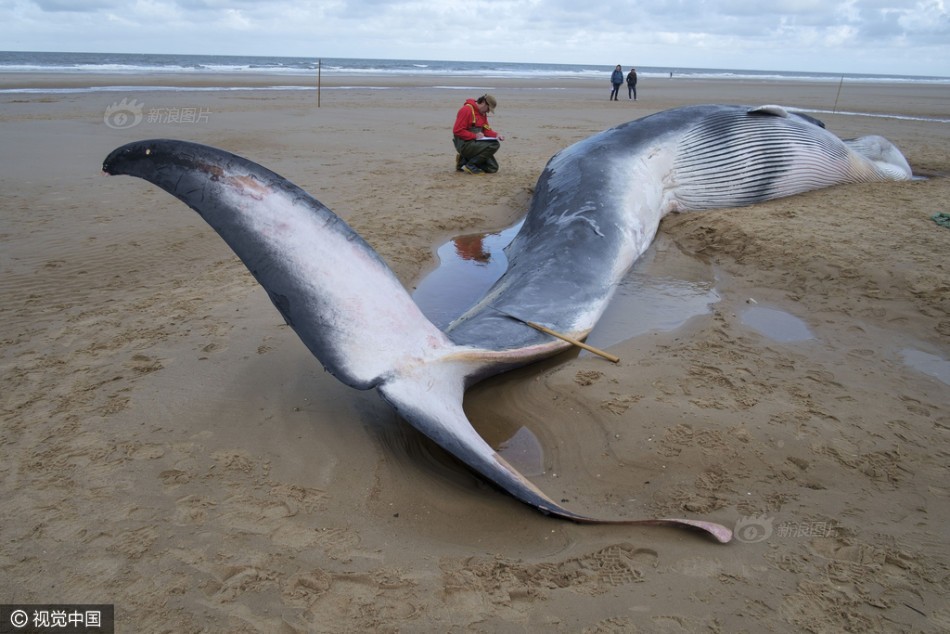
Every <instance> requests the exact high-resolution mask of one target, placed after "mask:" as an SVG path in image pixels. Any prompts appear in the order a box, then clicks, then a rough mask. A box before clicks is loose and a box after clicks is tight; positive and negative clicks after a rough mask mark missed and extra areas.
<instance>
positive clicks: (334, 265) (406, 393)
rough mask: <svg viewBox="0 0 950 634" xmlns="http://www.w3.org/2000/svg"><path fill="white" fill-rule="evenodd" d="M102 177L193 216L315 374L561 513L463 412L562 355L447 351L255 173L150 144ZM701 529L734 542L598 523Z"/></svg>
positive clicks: (404, 305)
mask: <svg viewBox="0 0 950 634" xmlns="http://www.w3.org/2000/svg"><path fill="white" fill-rule="evenodd" d="M103 171H105V172H106V173H108V174H124V175H129V176H136V177H139V178H142V179H144V180H147V181H149V182H151V183H153V184H155V185H157V186H158V187H161V188H162V189H164V190H165V191H167V192H169V193H170V194H172V195H173V196H175V197H177V198H178V199H180V200H181V201H182V202H184V203H185V204H186V205H188V206H189V207H191V208H192V209H194V210H195V211H197V212H198V213H199V214H200V215H201V217H202V218H204V220H205V221H206V222H207V223H208V224H209V225H211V227H212V228H213V229H214V230H215V231H216V232H217V233H218V234H219V235H220V236H221V237H222V238H223V239H224V240H225V242H226V243H227V244H228V245H229V246H230V247H231V249H232V250H234V252H235V253H236V254H237V255H238V257H239V258H240V259H241V260H242V262H244V264H245V265H246V266H247V268H248V270H250V272H251V273H252V274H253V275H254V277H255V278H256V279H257V281H258V282H259V283H260V284H261V286H263V287H264V289H265V290H266V291H267V294H268V296H269V297H270V299H271V301H272V302H273V303H274V305H275V306H276V307H277V309H278V311H280V313H281V314H282V315H283V317H284V319H285V320H286V321H287V323H288V324H289V325H290V326H291V327H292V328H293V329H294V331H295V332H296V333H297V335H298V336H299V337H300V339H301V340H302V341H303V342H304V344H305V345H306V346H307V347H308V348H309V349H310V351H311V352H312V353H313V354H314V356H316V357H317V359H318V360H319V361H320V362H321V363H322V364H323V366H324V368H326V370H327V371H328V372H330V373H331V374H333V375H334V376H336V377H337V378H338V379H339V380H340V381H342V382H343V383H345V384H347V385H349V386H352V387H354V388H358V389H369V388H373V387H376V388H378V389H379V392H380V394H381V395H382V397H383V398H384V399H385V400H386V401H387V402H388V403H390V404H391V405H392V406H393V407H394V408H395V409H396V411H397V412H399V414H400V415H402V416H403V417H404V418H405V419H406V420H407V421H408V422H409V423H410V424H411V425H413V426H414V427H416V428H417V429H418V430H419V431H421V432H422V433H423V434H425V435H426V436H428V437H429V438H431V439H432V440H434V441H435V442H436V443H437V444H439V445H440V446H441V447H442V448H444V449H445V450H447V451H448V452H450V453H451V454H453V455H454V456H455V457H457V458H459V459H460V460H462V461H463V462H465V463H466V464H468V465H469V466H471V467H472V468H473V469H474V470H475V471H477V472H478V473H480V474H481V475H482V476H484V477H486V478H488V479H489V480H491V481H492V482H494V483H495V484H497V485H498V486H500V487H501V488H502V489H504V490H506V491H508V492H509V493H511V494H512V495H513V496H515V497H516V498H518V499H519V500H521V501H523V502H525V503H527V504H530V505H532V506H534V507H536V508H538V509H539V510H541V511H542V512H544V513H548V514H550V515H555V516H558V517H563V518H566V519H571V520H574V521H578V522H602V521H604V520H597V519H594V518H590V517H586V516H583V515H578V514H576V513H573V512H572V511H569V510H567V509H565V508H563V507H561V506H560V505H558V504H557V503H555V502H554V501H553V500H552V499H550V498H549V497H548V496H546V495H545V494H544V493H543V492H542V491H541V490H540V489H538V488H537V487H536V486H535V485H533V484H532V483H531V482H530V481H529V480H527V478H525V477H524V476H523V475H522V474H521V473H519V472H518V471H517V470H516V469H514V468H513V467H512V466H511V465H509V464H508V463H507V462H506V461H505V460H504V459H503V458H502V457H501V456H499V455H498V454H497V453H496V452H495V451H494V450H493V449H492V448H491V447H490V446H489V445H488V443H486V442H485V441H484V440H483V439H482V438H481V437H480V436H479V435H478V433H477V432H476V431H475V429H474V428H473V427H472V425H471V423H470V422H469V420H468V418H467V417H466V415H465V413H464V411H463V409H462V399H463V395H464V392H465V388H466V386H467V384H468V383H469V382H470V381H471V380H473V377H481V376H484V375H486V374H489V373H491V371H492V368H510V367H514V366H515V365H520V364H523V363H525V362H527V361H530V360H533V359H535V358H538V357H539V356H544V355H546V354H549V353H550V350H552V349H556V348H559V347H561V346H562V345H563V344H562V343H561V342H559V341H556V342H549V343H546V344H543V345H535V346H530V347H523V348H518V349H506V350H480V349H478V348H475V347H472V346H462V345H456V344H455V343H453V342H452V341H451V339H449V337H448V336H446V335H445V334H444V333H443V332H442V331H441V330H439V329H438V328H437V327H436V326H434V325H433V324H432V323H431V322H430V321H429V320H428V319H427V318H426V317H425V316H424V315H423V314H422V311H421V310H420V309H419V307H418V306H417V305H416V304H415V302H413V300H412V298H411V297H410V296H409V294H408V293H407V292H406V290H405V288H404V287H403V286H402V284H401V283H400V282H399V280H398V279H397V278H396V276H395V275H394V274H393V272H392V271H391V269H390V268H389V267H388V266H387V265H386V263H385V262H383V260H382V259H381V258H380V257H379V255H378V254H377V253H376V251H375V250H374V249H373V248H372V247H371V246H370V245H369V244H367V243H366V242H365V241H364V240H363V238H361V237H360V236H359V235H358V234H357V233H356V232H355V231H353V230H352V229H351V228H350V227H349V226H348V225H347V224H346V223H345V222H344V221H343V220H341V219H340V218H339V217H338V216H336V215H335V214H334V213H333V212H332V211H330V210H329V209H328V208H327V207H325V206H324V205H323V204H321V203H320V202H319V201H317V200H316V199H314V198H313V197H311V196H310V195H309V194H307V193H306V192H305V191H303V190H302V189H300V188H299V187H297V186H296V185H294V184H293V183H291V182H289V181H287V180H286V179H284V178H283V177H281V176H279V175H278V174H275V173H274V172H271V171H269V170H267V169H265V168H264V167H261V166H260V165H257V164H256V163H253V162H251V161H249V160H247V159H244V158H242V157H239V156H237V155H234V154H231V153H229V152H225V151H223V150H219V149H217V148H212V147H208V146H204V145H199V144H195V143H189V142H185V141H176V140H165V139H158V140H147V141H138V142H135V143H130V144H128V145H125V146H122V147H120V148H118V149H116V150H114V151H113V152H112V153H111V154H110V155H109V156H108V157H107V158H106V160H105V162H104V163H103ZM605 522H608V523H624V524H666V525H674V526H686V527H691V528H698V529H700V530H703V531H706V532H707V533H709V534H711V535H713V536H714V537H715V538H716V539H717V540H719V541H721V542H727V541H729V539H730V538H731V531H729V529H727V528H725V527H723V526H720V525H718V524H712V523H708V522H698V521H693V520H678V519H663V520H637V521H628V520H616V521H614V520H606V521H605Z"/></svg>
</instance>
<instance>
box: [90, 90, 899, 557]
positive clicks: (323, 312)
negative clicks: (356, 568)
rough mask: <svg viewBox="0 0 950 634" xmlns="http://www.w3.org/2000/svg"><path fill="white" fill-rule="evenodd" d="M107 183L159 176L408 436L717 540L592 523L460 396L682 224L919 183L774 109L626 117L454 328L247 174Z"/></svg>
mask: <svg viewBox="0 0 950 634" xmlns="http://www.w3.org/2000/svg"><path fill="white" fill-rule="evenodd" d="M103 170H104V171H105V172H106V173H108V174H125V175H130V176H136V177H139V178H143V179H145V180H147V181H150V182H151V183H154V184H155V185H157V186H158V187H161V188H162V189H164V190H166V191H167V192H169V193H171V194H172V195H174V196H176V197H177V198H179V199H180V200H181V201H182V202H184V203H185V204H187V205H188V206H189V207H191V208H192V209H194V210H195V211H197V212H198V213H199V214H200V215H201V216H202V218H204V220H205V221H207V222H208V224H209V225H211V227H213V228H214V230H215V231H217V233H218V234H219V235H220V236H221V237H222V238H223V239H224V240H225V242H227V244H228V245H229V246H230V247H231V248H232V249H233V250H234V252H235V253H236V254H237V255H238V257H240V259H241V260H242V261H243V262H244V264H245V265H246V266H247V268H248V269H249V270H250V272H251V273H252V274H253V275H254V277H255V278H256V279H257V281H258V282H259V283H260V284H261V285H262V286H263V287H264V289H265V290H266V291H267V294H268V296H269V297H270V299H271V301H272V302H273V303H274V305H275V306H276V307H277V309H278V311H280V313H281V314H282V315H283V317H284V319H285V320H286V322H287V323H288V324H289V325H290V326H291V328H293V330H294V331H295V332H296V333H297V335H298V336H299V337H300V339H301V340H302V341H303V342H304V344H305V345H306V346H307V347H308V348H309V349H310V351H311V352H312V353H313V354H314V355H315V356H316V357H317V359H319V360H320V362H321V363H322V364H323V366H324V368H325V369H326V370H327V371H328V372H330V373H332V374H333V375H334V376H335V377H336V378H338V379H339V380H340V381H342V382H343V383H345V384H347V385H349V386H351V387H354V388H357V389H370V388H376V389H377V390H378V391H379V393H380V395H381V396H382V397H383V399H385V400H386V401H387V402H388V403H389V404H391V405H392V406H393V407H394V408H395V409H396V411H397V412H398V413H399V414H400V415H401V416H402V417H403V418H404V419H405V420H407V421H408V422H409V423H410V424H412V425H413V426H414V427H416V428H417V429H418V430H419V431H421V432H422V433H423V434H425V435H426V436H428V437H429V438H431V439H432V440H434V441H435V442H436V443H438V444H439V445H440V446H441V447H442V448H444V449H445V450H447V451H448V452H450V453H451V454H453V455H455V456H456V457H457V458H459V459H460V460H462V461H463V462H464V463H465V464H467V465H468V466H470V467H471V468H472V469H474V470H475V471H477V472H478V473H480V474H481V475H482V476H484V477H486V478H487V479H489V480H490V481H492V482H494V483H495V484H497V485H498V486H500V487H501V488H502V489H504V490H506V491H507V492H509V493H510V494H512V495H513V496H515V497H516V498H518V499H519V500H521V501H523V502H525V503H527V504H530V505H532V506H534V507H536V508H537V509H539V510H540V511H542V512H544V513H547V514H550V515H554V516H558V517H563V518H566V519H571V520H574V521H579V522H609V523H624V524H664V525H672V526H686V527H692V528H696V529H699V530H701V531H706V532H707V533H709V534H710V535H712V536H713V537H714V538H715V539H717V540H718V541H720V542H727V541H729V540H730V539H731V536H732V533H731V531H730V530H729V529H728V528H726V527H725V526H721V525H719V524H716V523H713V522H707V521H703V520H693V519H681V518H662V519H649V520H628V519H597V518H592V517H588V516H584V515H581V514H578V513H575V512H573V511H570V510H569V509H566V508H564V507H563V506H562V505H560V504H558V503H557V502H555V501H554V500H552V499H551V498H550V497H548V496H547V495H546V494H544V493H543V492H542V491H541V490H539V489H538V488H537V487H536V486H535V485H534V484H533V483H531V482H530V481H529V480H528V479H527V478H525V477H524V476H523V475H522V474H521V473H519V472H518V471H517V470H516V469H514V468H513V467H512V466H511V465H510V464H508V463H507V462H506V461H505V460H504V459H503V458H502V457H501V456H499V455H498V454H497V453H496V451H495V450H494V449H492V448H491V446H489V445H488V444H487V443H486V442H485V441H484V440H483V439H482V438H481V437H480V436H479V435H478V433H477V432H476V431H475V429H474V428H473V427H472V425H471V423H470V422H469V420H468V419H467V417H466V415H465V413H464V411H463V409H462V398H463V395H464V392H465V389H466V388H467V387H469V386H470V385H472V384H473V383H475V382H476V381H478V380H481V379H483V378H485V377H487V376H490V375H492V374H497V373H499V372H503V371H506V370H509V369H512V368H514V367H517V366H521V365H524V364H526V363H530V362H532V361H535V360H538V359H541V358H544V357H548V356H551V355H553V354H556V353H558V352H560V351H562V350H563V349H565V348H566V347H568V346H569V345H570V344H568V343H565V342H564V341H562V340H560V339H557V338H553V337H551V336H550V335H547V334H545V333H542V332H539V331H538V330H536V329H534V328H530V327H528V326H527V325H525V323H523V322H522V321H519V320H515V319H511V318H510V317H509V316H507V315H508V314H510V315H515V316H517V317H519V318H522V317H523V318H525V319H530V320H531V321H533V322H537V323H540V324H543V325H544V326H546V327H548V328H551V329H553V330H556V331H559V332H562V333H564V334H567V335H569V336H571V337H573V338H576V339H583V338H584V337H585V336H586V335H587V334H588V333H589V332H590V331H591V329H592V328H593V327H594V325H595V324H596V323H597V320H598V319H599V318H600V316H601V314H602V313H603V311H604V310H605V308H606V306H607V304H608V302H609V301H610V298H611V296H612V294H613V292H614V291H615V289H616V288H617V285H618V283H619V282H620V281H621V279H622V278H623V276H624V275H625V273H626V272H627V271H628V270H629V268H630V267H631V265H632V264H633V263H634V262H635V261H636V259H637V258H638V257H639V256H640V255H641V254H642V253H643V252H644V251H645V250H646V249H647V247H648V246H649V245H650V243H651V242H652V240H653V238H654V236H655V234H656V231H657V228H658V226H659V223H660V220H661V219H662V218H663V216H665V215H666V214H668V213H670V212H686V211H696V210H706V209H715V208H723V207H738V206H743V205H749V204H753V203H757V202H761V201H766V200H770V199H774V198H779V197H783V196H790V195H793V194H797V193H802V192H805V191H809V190H814V189H818V188H821V187H827V186H831V185H837V184H842V183H852V182H872V181H885V180H906V179H910V178H911V177H912V172H911V169H910V166H909V165H908V163H907V161H906V160H905V158H904V157H903V155H902V154H901V153H900V151H899V150H898V149H897V148H896V147H894V146H893V145H892V144H891V143H890V142H888V141H887V140H886V139H883V138H881V137H873V136H872V137H863V138H861V139H853V140H842V139H839V138H838V137H836V136H835V135H833V134H831V133H830V132H828V131H827V130H825V129H824V127H823V125H821V124H820V122H817V121H816V120H815V119H812V118H811V117H808V116H805V115H801V114H795V113H792V112H789V111H787V110H786V109H784V108H782V107H779V106H761V107H756V108H752V107H747V106H724V105H708V106H690V107H684V108H677V109H673V110H667V111H664V112H660V113H657V114H654V115H651V116H648V117H645V118H643V119H639V120H637V121H632V122H630V123H626V124H623V125H620V126H617V127H615V128H611V129H609V130H606V131H604V132H601V133H599V134H596V135H594V136H591V137H589V138H587V139H585V140H583V141H580V142H578V143H576V144H574V145H572V146H570V147H568V148H566V149H564V150H562V151H561V152H559V153H558V154H556V155H555V156H554V157H552V158H551V160H550V161H549V162H548V164H547V166H546V167H545V168H544V171H543V172H542V174H541V176H540V178H539V180H538V184H537V187H536V188H535V193H534V195H533V197H532V200H531V203H530V207H529V210H528V212H527V215H526V217H525V220H524V223H523V225H522V227H521V229H520V231H519V232H518V234H517V235H516V236H515V238H514V239H513V240H512V242H511V244H510V245H509V246H508V247H507V248H506V255H507V258H508V269H507V271H506V272H505V274H504V275H502V277H501V278H500V279H499V280H498V281H497V282H496V283H495V284H494V286H492V288H491V289H489V291H488V292H487V293H486V294H485V296H484V297H483V298H482V299H481V300H480V301H478V302H477V303H476V304H475V305H474V306H473V307H471V308H470V309H469V310H467V311H466V312H465V313H464V314H463V315H461V316H460V317H459V318H458V319H456V320H455V321H454V322H452V323H451V324H450V325H449V326H448V327H447V328H446V329H445V331H442V330H440V329H439V328H437V327H436V326H435V325H433V324H432V323H431V322H430V321H429V320H428V319H427V318H426V317H425V316H424V315H423V314H422V312H421V310H420V309H419V307H418V306H417V305H416V304H415V303H414V302H413V301H412V299H411V297H410V296H409V294H408V293H407V292H406V290H405V288H404V287H403V286H402V284H401V283H400V282H399V281H398V280H397V279H396V276H395V275H394V274H393V272H392V271H391V270H390V268H389V267H388V266H387V265H386V263H385V262H383V260H382V259H381V258H380V257H379V255H378V254H377V253H376V252H375V251H374V250H373V249H372V248H371V247H370V246H369V245H368V244H367V243H366V242H365V241H364V240H363V239H362V238H361V237H360V236H359V235H358V234H357V233H356V232H355V231H353V230H352V229H351V228H350V227H349V226H348V225H347V224H346V223H345V222H344V221H343V220H341V219H340V218H339V217H338V216H336V215H335V214H334V213H333V212H332V211H330V210H329V209H328V208H326V207H325V206H324V205H322V204H321V203H320V202H319V201H317V200H316V199H315V198H313V197H312V196H310V195H309V194H308V193H306V192H305V191H303V190H302V189H300V188H299V187H297V186H296V185H294V184H293V183H291V182H289V181H287V180H286V179H284V178H283V177H281V176H280V175H278V174H275V173H274V172H271V171H269V170H267V169H266V168H264V167H262V166H260V165H257V164H256V163H253V162H252V161H249V160H247V159H245V158H242V157H239V156H237V155H234V154H231V153H229V152H226V151H224V150H220V149H217V148H212V147H208V146H204V145H199V144H195V143H190V142H185V141H177V140H167V139H155V140H144V141H137V142H134V143H130V144H128V145H125V146H122V147H120V148H117V149H116V150H114V151H113V152H112V153H111V154H110V155H109V156H108V157H107V158H106V160H105V162H104V164H103Z"/></svg>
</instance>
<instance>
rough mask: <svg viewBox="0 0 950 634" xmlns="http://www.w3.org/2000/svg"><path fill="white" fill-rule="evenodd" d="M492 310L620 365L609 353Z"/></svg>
mask: <svg viewBox="0 0 950 634" xmlns="http://www.w3.org/2000/svg"><path fill="white" fill-rule="evenodd" d="M492 309H493V310H495V311H497V312H499V313H501V314H502V315H504V316H505V317H510V318H511V319H514V320H515V321H520V322H521V323H523V324H525V325H527V326H531V327H532V328H534V329H535V330H540V331H541V332H543V333H545V334H547V335H551V336H552V337H557V338H558V339H560V340H562V341H566V342H568V343H569V344H571V345H572V346H577V347H578V348H582V349H584V350H587V351H588V352H593V353H594V354H596V355H597V356H599V357H603V358H605V359H607V360H608V361H612V362H614V363H620V357H618V356H615V355H612V354H610V353H609V352H605V351H603V350H601V349H600V348H595V347H594V346H591V345H588V344H586V343H584V342H583V341H578V340H577V339H574V338H573V337H568V336H567V335H565V334H562V333H560V332H558V331H556V330H551V329H550V328H548V327H547V326H542V325H541V324H536V323H534V322H533V321H528V320H527V319H522V318H521V317H516V316H514V315H512V314H511V313H506V312H505V311H503V310H499V309H497V308H495V307H494V306H492Z"/></svg>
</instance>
